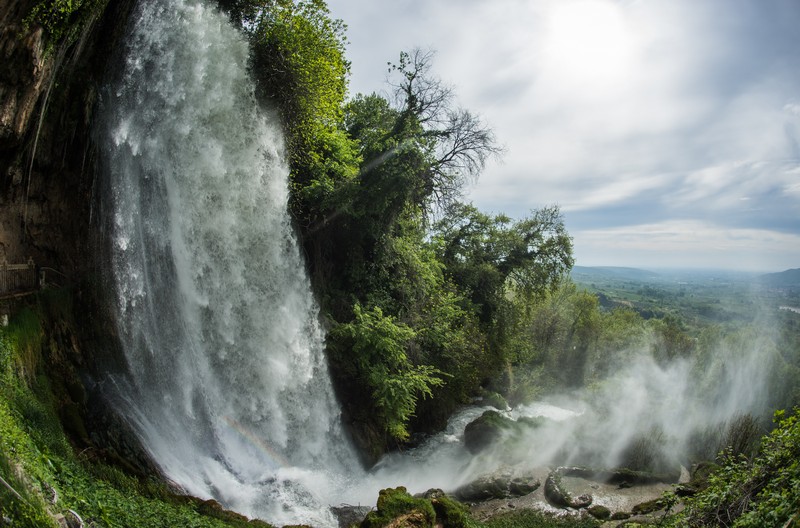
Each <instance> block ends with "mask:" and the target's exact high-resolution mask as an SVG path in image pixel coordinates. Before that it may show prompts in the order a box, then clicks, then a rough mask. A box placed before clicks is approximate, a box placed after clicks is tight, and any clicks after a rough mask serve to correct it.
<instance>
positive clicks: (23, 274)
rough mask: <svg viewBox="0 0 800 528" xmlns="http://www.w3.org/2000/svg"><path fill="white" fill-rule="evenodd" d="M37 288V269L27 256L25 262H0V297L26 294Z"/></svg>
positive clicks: (31, 259)
mask: <svg viewBox="0 0 800 528" xmlns="http://www.w3.org/2000/svg"><path fill="white" fill-rule="evenodd" d="M37 289H39V270H38V269H37V267H36V264H35V263H34V262H33V258H29V259H28V262H27V263H26V264H9V263H8V262H7V261H6V260H3V262H2V263H0V298H2V297H11V296H17V295H20V294H26V293H30V292H33V291H35V290H37Z"/></svg>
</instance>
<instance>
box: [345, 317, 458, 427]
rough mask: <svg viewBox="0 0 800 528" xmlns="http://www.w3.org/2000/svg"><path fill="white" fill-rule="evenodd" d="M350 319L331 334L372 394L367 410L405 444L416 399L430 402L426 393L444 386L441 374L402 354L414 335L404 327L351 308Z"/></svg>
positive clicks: (390, 319) (387, 319)
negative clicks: (348, 354) (342, 342)
mask: <svg viewBox="0 0 800 528" xmlns="http://www.w3.org/2000/svg"><path fill="white" fill-rule="evenodd" d="M353 314H354V319H353V321H352V322H350V323H346V324H343V325H340V326H338V327H336V328H335V329H334V331H333V334H334V336H337V337H339V338H342V337H343V338H345V339H346V340H347V341H348V343H349V346H348V348H349V349H350V350H351V351H352V356H351V361H352V363H353V364H352V366H353V367H354V371H355V374H356V378H357V379H360V380H361V381H362V382H365V384H366V385H367V386H368V387H369V388H370V389H371V391H372V401H371V404H372V406H374V409H375V411H376V413H377V415H378V419H379V422H380V423H381V425H382V426H383V428H384V430H385V432H386V433H388V434H389V435H390V436H391V437H393V438H395V439H397V440H406V439H407V438H408V436H409V434H408V429H407V425H408V421H409V419H410V418H411V417H412V416H413V413H414V409H415V407H416V403H417V399H418V398H420V397H422V398H425V397H430V396H432V392H431V387H435V386H438V385H441V384H442V383H444V382H443V380H442V378H441V377H440V376H441V374H442V372H441V371H439V370H438V369H436V368H434V367H431V366H428V365H413V364H412V363H411V362H410V361H409V359H408V356H407V355H406V352H405V349H406V345H407V343H408V342H409V341H410V340H411V339H413V338H414V337H415V332H414V330H412V329H411V328H409V327H408V326H406V325H404V324H402V323H400V324H397V323H396V322H395V320H394V318H392V317H390V316H385V315H383V312H382V311H381V309H380V308H378V307H373V308H372V309H370V310H364V309H363V308H362V307H361V305H360V304H356V305H355V306H354V307H353ZM339 359H340V360H345V358H339Z"/></svg>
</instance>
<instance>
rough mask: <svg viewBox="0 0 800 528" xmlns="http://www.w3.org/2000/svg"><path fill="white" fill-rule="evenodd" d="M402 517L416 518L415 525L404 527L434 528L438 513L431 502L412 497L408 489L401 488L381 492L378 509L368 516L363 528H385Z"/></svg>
mask: <svg viewBox="0 0 800 528" xmlns="http://www.w3.org/2000/svg"><path fill="white" fill-rule="evenodd" d="M401 516H414V522H413V524H412V523H411V522H409V523H408V524H403V526H406V525H407V526H418V527H419V528H423V527H429V528H433V526H434V523H435V522H436V512H435V511H434V509H433V505H432V504H431V501H430V500H427V499H417V498H415V497H412V496H411V495H409V494H408V492H407V491H406V488H404V487H403V486H400V487H398V488H394V489H392V488H387V489H382V490H381V491H380V493H379V494H378V505H377V509H376V510H375V511H371V512H369V513H368V514H367V516H366V518H365V519H364V521H363V522H362V523H361V528H383V527H384V526H387V525H388V524H389V523H391V522H392V521H394V520H396V519H397V518H398V517H401Z"/></svg>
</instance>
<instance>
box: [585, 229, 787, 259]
mask: <svg viewBox="0 0 800 528" xmlns="http://www.w3.org/2000/svg"><path fill="white" fill-rule="evenodd" d="M572 235H573V237H574V240H575V247H576V254H577V260H578V264H579V265H598V264H615V265H638V266H651V267H671V266H686V264H687V255H689V256H691V260H690V262H691V265H692V267H726V268H731V269H740V270H755V271H776V270H781V269H786V268H791V267H797V266H798V264H800V235H798V234H791V233H781V232H777V231H771V230H765V229H731V228H728V227H725V226H720V225H716V224H713V223H708V222H701V221H696V220H672V221H666V222H661V223H656V224H642V225H630V226H624V227H618V228H610V229H597V230H583V231H576V232H573V233H572Z"/></svg>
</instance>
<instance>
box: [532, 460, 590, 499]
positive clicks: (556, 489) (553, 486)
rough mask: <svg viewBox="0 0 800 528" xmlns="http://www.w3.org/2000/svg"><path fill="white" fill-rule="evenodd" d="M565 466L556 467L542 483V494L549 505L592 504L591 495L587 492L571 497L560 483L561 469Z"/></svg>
mask: <svg viewBox="0 0 800 528" xmlns="http://www.w3.org/2000/svg"><path fill="white" fill-rule="evenodd" d="M566 469H567V468H556V469H554V470H553V471H551V472H550V474H549V475H547V479H546V480H545V483H544V496H545V498H546V499H547V502H549V503H550V504H551V505H553V506H556V507H558V508H575V509H581V508H586V507H588V506H589V505H591V504H592V496H591V495H589V494H588V493H587V494H584V495H580V496H579V497H577V498H573V497H572V495H570V493H569V491H567V489H566V488H564V486H563V485H562V483H561V476H562V471H563V470H566Z"/></svg>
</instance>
